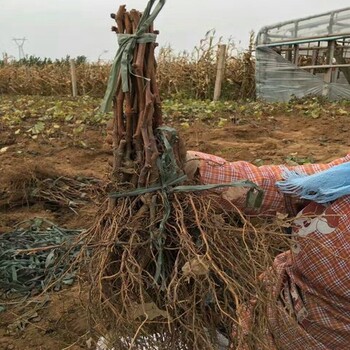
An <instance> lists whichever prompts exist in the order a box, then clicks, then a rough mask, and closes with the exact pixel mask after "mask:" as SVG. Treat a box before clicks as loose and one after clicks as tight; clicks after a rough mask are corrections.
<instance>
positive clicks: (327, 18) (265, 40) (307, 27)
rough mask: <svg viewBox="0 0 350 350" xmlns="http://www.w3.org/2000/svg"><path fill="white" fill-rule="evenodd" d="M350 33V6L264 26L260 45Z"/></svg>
mask: <svg viewBox="0 0 350 350" xmlns="http://www.w3.org/2000/svg"><path fill="white" fill-rule="evenodd" d="M344 34H350V7H347V8H344V9H341V10H337V11H332V12H328V13H324V14H321V15H317V16H312V17H306V18H301V19H298V20H293V21H287V22H283V23H278V24H275V25H272V26H266V27H264V28H262V29H261V30H260V32H259V34H258V36H257V44H258V45H269V44H273V43H278V42H284V41H291V40H298V39H305V38H322V37H327V36H335V35H344Z"/></svg>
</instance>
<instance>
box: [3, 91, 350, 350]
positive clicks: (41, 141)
mask: <svg viewBox="0 0 350 350" xmlns="http://www.w3.org/2000/svg"><path fill="white" fill-rule="evenodd" d="M0 99H1V97H0ZM9 106H11V100H9V99H6V100H5V102H4V100H0V123H1V124H0V131H1V138H0V172H1V179H2V181H1V184H0V233H3V232H8V231H11V229H12V228H13V227H14V226H15V225H16V224H18V223H19V222H21V221H24V220H27V219H30V218H34V217H44V218H47V219H49V220H51V221H52V222H54V223H56V224H57V225H60V226H63V227H69V228H86V227H88V226H89V224H90V223H91V222H92V220H93V219H94V214H95V213H96V211H97V209H98V200H96V201H95V202H92V201H90V202H87V203H85V204H83V205H81V206H79V208H78V209H75V210H74V211H73V210H71V209H70V208H69V207H67V206H66V207H65V206H55V207H52V206H50V205H49V204H48V203H47V202H45V201H38V202H35V201H26V200H25V198H23V196H22V197H20V199H18V198H17V199H16V201H15V200H14V199H13V197H11V193H12V192H13V186H14V184H13V179H14V178H16V177H17V178H21V177H24V176H26V174H27V173H28V171H29V170H31V171H32V170H33V169H50V170H52V171H54V172H55V173H57V175H58V176H63V175H69V176H78V175H79V176H85V177H94V178H98V179H101V180H103V179H106V177H107V174H108V171H109V168H108V159H109V157H110V150H109V149H108V147H107V146H106V145H105V144H104V138H105V136H104V135H105V133H104V129H105V126H104V123H103V122H102V123H99V124H94V123H87V124H84V128H82V129H81V131H80V132H79V136H78V137H76V138H72V137H71V136H70V130H71V129H72V122H71V121H69V120H68V121H67V118H65V119H64V118H63V119H62V120H58V119H57V120H54V121H52V120H50V121H49V122H46V125H48V124H50V125H53V124H55V125H56V126H54V127H53V129H54V131H53V132H52V133H49V135H47V134H45V135H42V134H41V133H33V132H32V133H30V132H28V130H30V129H31V128H32V127H33V125H36V123H37V118H38V116H35V115H28V116H27V117H26V118H22V119H21V123H20V124H18V125H17V124H16V125H14V124H11V123H10V122H8V121H6V120H5V121H4V118H3V117H4V116H6V115H8V114H9V113H11V110H10V111H9V110H8V109H9ZM256 106H258V107H256ZM300 106H301V107H300ZM304 106H305V105H303V104H301V105H298V104H296V105H294V106H291V107H290V106H284V107H283V106H282V107H281V106H277V107H276V108H274V110H273V111H271V110H270V109H269V108H268V107H266V105H262V106H261V110H258V112H259V113H256V111H257V108H258V109H259V105H254V106H253V107H251V108H250V107H249V108H248V107H247V108H246V109H245V110H242V109H235V110H232V111H227V110H226V111H225V112H222V113H221V112H220V111H216V112H215V113H214V114H215V115H214V116H213V117H212V118H211V119H210V121H207V120H204V119H203V118H202V119H201V118H199V119H198V120H196V118H195V116H194V115H193V116H192V117H191V118H188V121H187V119H186V121H184V120H183V119H181V118H177V117H172V116H171V115H168V117H167V122H168V124H170V125H173V126H175V127H176V128H177V129H178V130H180V131H181V134H182V136H183V137H184V139H185V141H186V144H187V147H188V149H195V150H200V151H203V152H208V153H213V154H217V155H219V156H222V157H224V158H226V159H228V160H231V161H234V160H247V161H250V162H254V163H255V164H257V165H261V164H270V163H275V164H277V163H285V162H288V163H290V164H294V163H303V162H310V161H311V162H328V161H331V160H333V159H335V158H337V157H340V156H343V155H345V154H347V153H348V152H349V149H350V138H349V131H350V130H349V111H350V107H348V106H338V105H334V104H332V105H330V104H329V105H327V104H325V105H322V106H318V107H317V108H318V109H317V111H318V112H317V114H316V115H315V114H312V113H309V112H307V111H308V109H306V108H304ZM88 108H89V107H86V109H85V110H84V111H82V113H83V112H85V111H86V110H88ZM308 108H310V107H309V105H308ZM250 111H255V112H254V113H253V112H252V113H250ZM305 111H306V112H305ZM44 113H45V112H43V111H41V114H44ZM219 119H220V123H218V122H216V121H217V120H219ZM78 124H79V123H78ZM80 124H81V123H80ZM80 124H79V125H80ZM74 125H75V127H76V125H77V124H74ZM18 130H20V131H18ZM29 136H30V137H29ZM33 136H34V137H33ZM35 136H37V137H35ZM47 297H48V298H49V301H48V302H47V303H46V304H45V305H44V306H43V307H41V308H40V309H39V310H38V311H35V313H34V314H33V310H32V309H30V308H29V309H28V308H27V309H26V312H28V313H24V311H21V314H18V311H15V309H13V308H11V307H9V308H8V310H7V311H6V312H3V313H0V350H2V349H4V350H5V349H23V350H25V349H28V350H29V349H31V350H34V349H47V350H49V349H53V350H54V349H72V350H76V349H86V348H88V344H87V343H86V341H87V339H88V336H87V332H88V323H87V319H86V316H85V311H84V307H83V305H82V303H81V302H80V298H83V299H84V296H80V294H79V290H78V286H74V287H72V288H70V289H66V290H63V291H60V292H57V293H52V294H50V295H49V296H47Z"/></svg>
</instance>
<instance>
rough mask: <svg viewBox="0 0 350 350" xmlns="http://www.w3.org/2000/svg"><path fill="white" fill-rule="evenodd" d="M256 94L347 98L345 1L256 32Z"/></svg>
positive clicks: (349, 11) (349, 69)
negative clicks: (332, 8)
mask: <svg viewBox="0 0 350 350" xmlns="http://www.w3.org/2000/svg"><path fill="white" fill-rule="evenodd" d="M256 82H257V83H256V84H257V86H256V87H257V89H256V90H257V96H258V98H261V99H264V100H266V101H270V102H275V101H288V100H289V99H290V98H292V97H293V96H295V97H298V98H301V97H303V96H307V95H319V96H325V97H328V98H329V99H331V100H337V99H349V98H350V7H347V8H344V9H340V10H336V11H331V12H328V13H324V14H321V15H317V16H311V17H307V18H302V19H297V20H293V21H287V22H283V23H279V24H276V25H272V26H267V27H264V28H262V29H261V30H260V32H259V33H258V36H257V46H256Z"/></svg>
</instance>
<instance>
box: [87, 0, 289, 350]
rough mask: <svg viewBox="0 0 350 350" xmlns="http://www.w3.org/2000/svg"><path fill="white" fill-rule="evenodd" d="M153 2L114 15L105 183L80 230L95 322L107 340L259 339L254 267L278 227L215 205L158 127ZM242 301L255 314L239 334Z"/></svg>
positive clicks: (260, 298)
mask: <svg viewBox="0 0 350 350" xmlns="http://www.w3.org/2000/svg"><path fill="white" fill-rule="evenodd" d="M153 3H154V0H153V1H152V0H151V1H150V2H149V4H148V7H147V8H146V10H145V11H144V13H143V14H142V15H141V13H140V12H138V11H135V10H131V11H130V12H127V11H126V9H125V6H121V7H120V8H119V11H118V12H117V13H116V14H114V15H112V17H113V18H115V20H116V23H117V27H113V30H114V31H116V32H117V33H118V40H119V44H120V52H122V53H121V56H119V57H122V58H121V60H120V61H119V63H120V66H119V67H120V68H119V69H117V70H112V75H113V74H114V75H115V76H111V80H110V85H109V88H108V90H107V91H109V92H108V93H107V95H106V96H107V104H108V96H111V95H112V100H113V110H114V119H113V129H112V130H111V133H110V141H111V143H112V147H113V171H112V183H113V186H114V188H113V193H111V194H110V197H109V199H108V200H107V201H106V202H105V205H104V207H103V208H102V211H101V212H100V213H99V216H98V219H97V221H96V223H95V225H94V226H93V227H92V228H91V229H90V230H89V231H88V232H87V233H85V235H84V236H83V237H82V238H83V239H84V240H85V242H86V247H87V249H88V250H89V251H90V257H89V258H88V259H87V260H88V263H89V276H90V277H91V280H90V282H91V293H90V296H91V309H92V310H93V312H92V315H93V317H94V322H95V325H96V327H97V329H98V330H99V331H100V332H101V334H104V335H105V336H106V335H108V340H109V341H110V344H111V348H112V347H114V348H115V349H124V348H125V349H128V348H132V349H139V348H140V349H141V348H145V349H152V348H154V349H161V348H167V349H169V348H170V349H216V348H218V344H217V343H218V338H221V339H223V338H225V339H224V340H225V341H226V340H228V341H229V342H230V343H231V344H232V346H233V347H236V346H239V345H240V344H242V342H243V341H244V342H245V343H247V344H249V345H250V346H251V347H252V348H254V349H257V348H258V346H260V347H261V348H263V340H262V334H263V333H265V331H266V322H265V321H266V320H265V317H264V312H263V309H264V305H265V303H266V300H267V296H266V295H264V293H263V292H262V287H261V282H260V279H259V276H260V274H261V273H262V272H263V271H264V270H265V269H266V268H267V267H268V266H270V264H271V261H272V258H273V255H275V254H276V252H277V251H278V249H279V248H280V247H281V242H282V238H281V237H282V233H281V232H279V231H277V232H276V230H275V229H271V230H270V229H268V227H265V229H264V230H260V231H259V232H258V231H257V230H256V229H255V228H254V227H253V225H252V224H251V223H250V222H249V221H248V220H246V219H245V217H244V216H243V215H242V214H241V213H240V212H239V211H238V210H237V209H236V208H235V207H234V206H233V205H232V211H231V212H227V211H226V210H224V209H223V208H221V206H220V192H211V191H205V192H200V191H199V190H201V189H203V188H204V187H199V186H200V185H198V183H197V184H196V183H195V182H196V181H195V180H192V181H189V180H186V176H185V175H184V172H183V169H184V163H185V158H186V157H185V156H186V153H185V149H184V147H183V145H182V143H181V140H180V138H179V136H178V135H177V133H176V131H175V130H173V129H171V128H168V127H164V126H162V113H161V105H160V99H159V92H158V89H157V83H156V80H155V73H156V62H155V56H154V50H155V47H156V44H155V41H154V40H155V36H156V34H157V32H156V31H154V29H153V23H151V22H150V20H152V22H153V20H154V18H155V16H153V17H152V15H154V13H155V12H157V11H158V12H159V10H160V9H161V7H162V6H163V4H164V0H163V1H159V3H158V5H157V8H156V9H155V10H154V12H153V13H150V8H151V7H152V5H153ZM145 27H146V30H145V34H144V33H143V32H142V28H145ZM129 40H130V41H133V40H134V41H133V43H134V44H130V41H129ZM129 44H130V45H129ZM123 47H124V51H123ZM127 50H129V51H128V52H127ZM130 50H132V52H131V51H130ZM123 60H124V62H121V61H123ZM123 64H124V66H123ZM125 72H127V74H125ZM125 78H126V79H127V80H126V81H125ZM111 84H112V85H111ZM113 84H115V88H113ZM252 300H254V301H255V302H254V303H253V304H254V305H255V306H254V311H253V314H254V315H253V318H255V319H257V320H258V322H257V323H256V324H257V326H256V327H253V328H252V331H251V332H246V331H245V330H246V327H245V321H246V315H247V308H248V306H249V305H251V304H252V303H251V301H252ZM218 335H219V336H218Z"/></svg>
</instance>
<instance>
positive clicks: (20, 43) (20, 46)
mask: <svg viewBox="0 0 350 350" xmlns="http://www.w3.org/2000/svg"><path fill="white" fill-rule="evenodd" d="M12 40H13V41H14V42H15V43H16V45H17V47H18V59H22V58H24V57H25V54H24V49H23V46H24V43H25V42H26V41H27V40H28V39H26V38H13V39H12Z"/></svg>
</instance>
